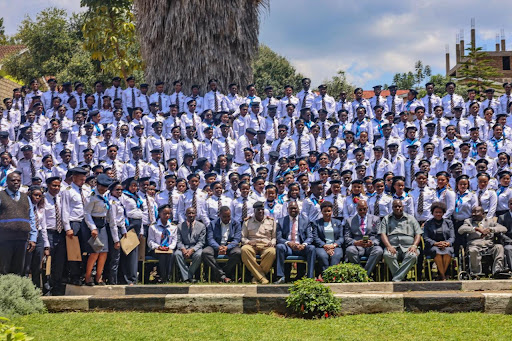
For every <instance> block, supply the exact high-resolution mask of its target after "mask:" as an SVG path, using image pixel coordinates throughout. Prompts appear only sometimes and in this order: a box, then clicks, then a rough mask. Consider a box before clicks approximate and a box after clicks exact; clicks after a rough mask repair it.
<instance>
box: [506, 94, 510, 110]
mask: <svg viewBox="0 0 512 341" xmlns="http://www.w3.org/2000/svg"><path fill="white" fill-rule="evenodd" d="M507 114H510V95H507Z"/></svg>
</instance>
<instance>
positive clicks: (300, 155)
mask: <svg viewBox="0 0 512 341" xmlns="http://www.w3.org/2000/svg"><path fill="white" fill-rule="evenodd" d="M297 156H298V157H302V134H299V138H298V139H297Z"/></svg>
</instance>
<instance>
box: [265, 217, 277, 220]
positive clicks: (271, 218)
mask: <svg viewBox="0 0 512 341" xmlns="http://www.w3.org/2000/svg"><path fill="white" fill-rule="evenodd" d="M265 218H266V219H270V220H275V219H274V217H269V216H266V217H265Z"/></svg>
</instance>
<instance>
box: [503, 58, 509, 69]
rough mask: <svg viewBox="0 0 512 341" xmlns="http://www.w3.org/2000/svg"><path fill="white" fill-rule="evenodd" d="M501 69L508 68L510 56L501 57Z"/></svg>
mask: <svg viewBox="0 0 512 341" xmlns="http://www.w3.org/2000/svg"><path fill="white" fill-rule="evenodd" d="M503 70H510V57H503Z"/></svg>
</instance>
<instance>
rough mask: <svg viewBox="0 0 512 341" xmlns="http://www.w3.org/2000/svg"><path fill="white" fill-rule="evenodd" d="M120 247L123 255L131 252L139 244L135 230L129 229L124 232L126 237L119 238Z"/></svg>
mask: <svg viewBox="0 0 512 341" xmlns="http://www.w3.org/2000/svg"><path fill="white" fill-rule="evenodd" d="M120 242H121V249H122V250H123V252H124V254H125V255H128V254H129V253H130V252H132V251H133V250H134V249H135V248H136V247H137V246H138V245H139V244H140V242H139V236H137V233H136V232H135V230H133V229H132V230H130V231H128V233H126V237H123V238H121V240H120Z"/></svg>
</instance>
